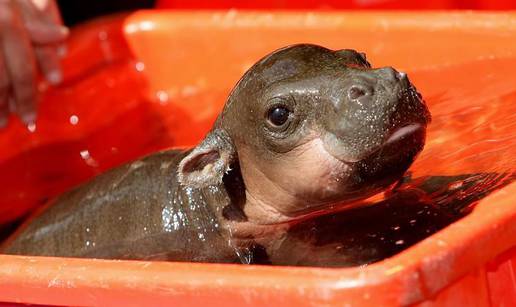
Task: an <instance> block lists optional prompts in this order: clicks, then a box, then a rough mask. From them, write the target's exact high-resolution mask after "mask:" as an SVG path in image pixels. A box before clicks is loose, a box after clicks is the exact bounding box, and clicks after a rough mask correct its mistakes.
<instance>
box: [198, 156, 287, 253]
mask: <svg viewBox="0 0 516 307" xmlns="http://www.w3.org/2000/svg"><path fill="white" fill-rule="evenodd" d="M202 194H203V196H204V199H205V201H206V204H207V205H208V206H209V207H210V208H211V211H212V212H214V214H215V216H216V218H217V220H218V222H219V232H220V234H221V235H222V236H223V237H225V238H226V239H227V240H228V242H229V245H230V246H231V247H232V248H234V249H235V250H236V251H237V254H238V255H239V257H240V258H242V257H241V256H242V255H243V257H244V258H247V257H251V258H253V257H257V255H256V254H257V253H258V254H260V253H261V252H262V251H266V252H268V251H269V250H273V247H274V246H275V244H276V243H277V242H279V241H281V238H282V237H283V236H284V235H285V234H286V230H287V229H288V227H289V225H288V224H281V225H262V224H259V223H255V221H252V220H249V219H248V217H247V216H246V214H245V213H244V208H245V207H246V205H249V204H248V202H249V199H247V197H246V189H245V185H244V181H243V179H242V176H241V173H240V167H239V165H238V164H235V165H232V167H231V171H229V172H228V173H227V174H225V175H224V177H223V182H222V183H221V184H219V185H217V186H210V187H208V188H204V189H203V190H202ZM258 256H260V255H258ZM260 257H261V256H260ZM241 260H243V261H245V262H248V261H249V260H248V259H241ZM262 260H263V259H262ZM256 261H260V260H259V259H255V260H251V261H250V262H252V263H255V262H256Z"/></svg>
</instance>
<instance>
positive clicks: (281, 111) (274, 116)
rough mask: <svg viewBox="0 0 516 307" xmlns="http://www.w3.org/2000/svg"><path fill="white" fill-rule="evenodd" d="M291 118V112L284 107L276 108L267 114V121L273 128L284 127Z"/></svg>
mask: <svg viewBox="0 0 516 307" xmlns="http://www.w3.org/2000/svg"><path fill="white" fill-rule="evenodd" d="M289 117H290V110H289V109H287V108H286V107H284V106H274V107H272V108H270V109H269V112H268V113H267V120H268V121H269V123H271V124H272V125H273V126H276V127H281V126H283V125H284V124H285V123H286V122H287V120H288V119H289Z"/></svg>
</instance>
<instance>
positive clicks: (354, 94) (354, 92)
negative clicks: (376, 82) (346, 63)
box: [348, 86, 366, 100]
mask: <svg viewBox="0 0 516 307" xmlns="http://www.w3.org/2000/svg"><path fill="white" fill-rule="evenodd" d="M364 95H366V91H365V90H364V89H363V88H361V87H358V86H352V87H351V88H350V89H349V90H348V96H349V99H351V100H355V99H358V98H360V97H362V96H364Z"/></svg>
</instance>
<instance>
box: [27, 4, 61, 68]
mask: <svg viewBox="0 0 516 307" xmlns="http://www.w3.org/2000/svg"><path fill="white" fill-rule="evenodd" d="M33 1H34V0H33ZM37 1H41V2H46V3H44V4H45V5H46V6H43V5H42V6H40V9H43V10H45V11H46V12H47V16H49V18H51V20H52V21H54V23H56V24H58V25H63V18H62V17H61V13H60V12H59V7H58V6H57V3H56V1H55V0H37ZM66 53H67V48H66V44H65V43H62V44H59V45H58V46H57V55H58V56H59V57H61V58H63V57H64V56H66Z"/></svg>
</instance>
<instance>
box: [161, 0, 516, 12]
mask: <svg viewBox="0 0 516 307" xmlns="http://www.w3.org/2000/svg"><path fill="white" fill-rule="evenodd" d="M156 7H158V8H174V9H255V10H256V9H259V10H270V9H290V10H291V9H297V10H299V9H310V10H332V9H339V10H341V9H346V10H349V9H354V10H357V9H359V10H371V9H372V10H393V9H394V10H435V9H437V10H452V9H462V10H464V9H467V10H513V9H516V3H515V2H514V1H513V0H428V1H413V0H254V1H239V0H217V1H203V0H158V1H157V3H156Z"/></svg>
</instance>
